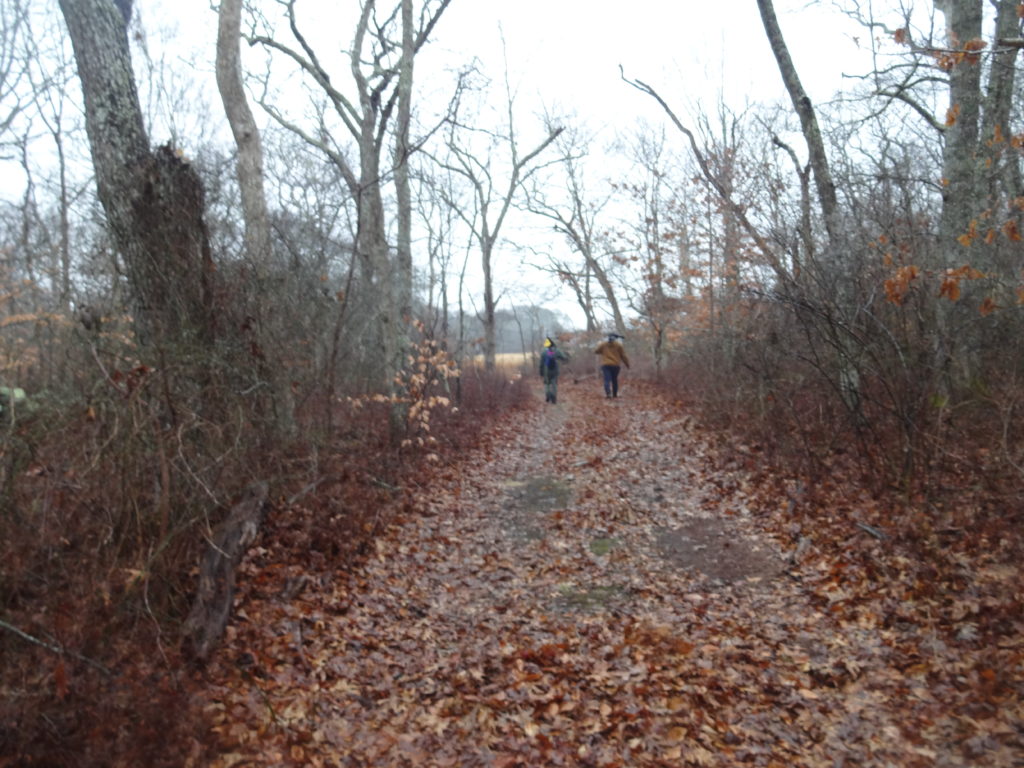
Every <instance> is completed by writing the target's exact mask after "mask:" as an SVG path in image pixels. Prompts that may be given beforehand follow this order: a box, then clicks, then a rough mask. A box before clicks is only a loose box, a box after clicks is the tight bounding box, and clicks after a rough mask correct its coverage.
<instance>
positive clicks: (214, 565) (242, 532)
mask: <svg viewBox="0 0 1024 768" xmlns="http://www.w3.org/2000/svg"><path fill="white" fill-rule="evenodd" d="M267 493H268V489H267V484H266V483H256V484H254V485H252V486H250V487H249V488H247V489H246V491H245V493H244V494H243V496H242V498H241V499H240V500H239V501H238V503H236V504H235V505H234V506H233V507H232V508H231V512H230V513H229V514H228V516H227V519H225V520H224V522H223V523H221V524H220V525H219V526H218V527H217V529H216V530H215V531H214V533H213V536H212V537H211V538H210V540H209V542H208V543H207V547H206V552H204V553H203V557H202V560H201V562H200V565H199V587H198V589H197V590H196V596H195V600H194V601H193V603H192V609H191V610H190V611H189V614H188V618H187V619H185V624H184V627H183V634H184V637H185V642H186V644H187V647H188V649H189V650H190V651H191V653H192V655H193V656H194V657H195V658H196V659H198V660H199V661H206V659H207V658H208V657H209V655H210V652H211V651H212V650H213V649H214V648H215V647H216V645H217V643H218V642H219V641H220V637H221V635H222V634H223V633H224V628H225V627H227V624H228V619H229V618H230V616H231V604H232V601H233V599H234V595H235V570H236V569H237V568H238V564H239V563H240V562H241V560H242V556H243V555H244V554H245V552H246V550H247V549H248V548H249V545H250V544H252V543H253V541H255V540H256V535H257V534H258V533H259V529H260V526H261V525H262V524H263V519H264V517H266V514H267V506H268V504H267Z"/></svg>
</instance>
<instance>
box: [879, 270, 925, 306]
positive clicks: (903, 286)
mask: <svg viewBox="0 0 1024 768" xmlns="http://www.w3.org/2000/svg"><path fill="white" fill-rule="evenodd" d="M919 273H920V270H919V269H918V268H917V267H916V266H914V265H913V264H910V265H908V266H905V267H900V268H899V269H897V270H896V274H895V275H894V276H893V277H891V278H890V279H888V280H886V281H885V298H886V299H887V300H888V301H890V302H892V303H893V304H902V303H903V300H904V299H905V298H906V295H907V292H908V291H909V290H910V283H911V282H913V281H914V280H915V279H916V278H917V276H918V274H919Z"/></svg>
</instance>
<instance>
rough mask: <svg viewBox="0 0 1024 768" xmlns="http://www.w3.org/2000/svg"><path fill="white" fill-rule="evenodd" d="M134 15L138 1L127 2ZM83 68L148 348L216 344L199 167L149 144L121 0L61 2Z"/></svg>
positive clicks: (98, 156)
mask: <svg viewBox="0 0 1024 768" xmlns="http://www.w3.org/2000/svg"><path fill="white" fill-rule="evenodd" d="M120 5H121V6H124V7H126V8H127V9H128V11H129V12H130V7H131V3H130V2H121V4H120ZM60 7H61V11H62V12H63V14H64V19H65V22H66V23H67V27H68V32H69V34H70V36H71V43H72V46H73V48H74V52H75V61H76V62H77V65H78V76H79V79H80V80H81V83H82V94H83V97H84V103H85V119H86V131H87V133H88V135H89V144H90V148H91V151H92V158H93V164H94V166H95V170H96V185H97V189H98V193H99V198H100V202H101V203H102V205H103V210H104V212H105V213H106V217H107V222H108V225H109V227H110V231H111V234H112V235H113V239H114V243H115V244H116V246H117V249H118V251H119V252H120V254H121V256H122V257H123V259H124V264H125V269H126V271H127V274H128V280H129V285H130V291H131V298H132V303H133V310H134V314H135V326H136V333H137V335H138V337H139V339H140V341H141V342H142V343H143V345H144V346H152V345H167V344H170V345H178V344H181V343H189V344H194V343H197V342H198V343H200V344H202V345H205V344H209V343H210V342H212V340H213V336H214V322H213V312H212V290H211V280H212V259H211V255H210V246H209V236H208V232H207V229H206V225H205V223H204V220H203V211H204V207H205V201H204V191H203V186H202V183H201V182H200V180H199V177H198V175H197V174H196V172H195V170H194V169H193V168H192V167H191V166H190V165H189V164H188V162H187V161H185V160H184V159H183V158H182V157H181V156H179V154H178V153H177V152H176V151H175V150H174V149H173V148H172V147H170V146H166V147H160V148H159V149H157V150H156V151H153V150H151V149H150V146H149V139H148V137H147V136H146V130H145V127H144V125H143V120H142V110H141V108H140V106H139V99H138V93H137V91H136V86H135V78H134V74H133V72H132V66H131V57H130V54H129V50H128V36H127V23H126V22H127V17H128V13H122V11H121V9H119V7H118V6H117V5H115V3H114V2H113V0H60Z"/></svg>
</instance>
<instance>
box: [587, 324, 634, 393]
mask: <svg viewBox="0 0 1024 768" xmlns="http://www.w3.org/2000/svg"><path fill="white" fill-rule="evenodd" d="M621 338H622V336H620V335H619V334H617V333H609V334H608V340H607V341H602V342H601V343H600V344H598V345H597V349H595V350H594V354H595V355H600V356H601V374H602V375H603V376H604V396H605V397H618V396H619V368H620V367H621V366H623V365H625V366H626V367H627V368H629V358H628V357H626V350H625V348H624V347H623V346H622V342H621V341H619V339H621Z"/></svg>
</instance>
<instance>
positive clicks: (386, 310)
mask: <svg viewBox="0 0 1024 768" xmlns="http://www.w3.org/2000/svg"><path fill="white" fill-rule="evenodd" d="M450 2H451V0H425V2H424V4H423V6H422V7H421V9H420V14H419V18H418V21H417V22H416V24H415V29H413V13H412V7H411V6H410V5H408V3H406V4H404V5H403V4H401V3H400V4H399V5H398V6H395V7H394V8H393V9H392V10H391V11H390V12H388V13H387V14H386V15H384V16H383V17H381V16H379V15H378V7H377V3H376V2H375V0H364V2H362V3H361V4H360V12H359V18H358V20H357V22H356V27H355V32H354V35H353V38H352V44H351V47H350V48H349V49H348V50H347V51H346V52H345V56H346V57H347V59H348V64H349V75H350V77H351V86H352V87H353V88H354V96H351V97H350V96H349V95H347V94H346V93H345V92H344V91H343V90H342V88H341V87H340V86H339V85H338V84H337V82H338V81H336V80H334V79H332V76H331V73H330V72H329V71H328V70H327V67H326V65H325V64H324V63H323V62H322V61H321V58H320V56H319V55H318V54H317V52H316V51H315V50H314V49H313V48H312V46H311V45H310V43H309V41H308V40H307V38H306V36H305V35H304V34H303V32H302V31H301V30H300V28H299V21H298V16H297V12H296V0H278V3H277V4H278V5H280V6H281V7H282V8H283V9H284V11H285V16H286V19H287V23H288V28H289V30H290V33H291V36H292V38H293V40H294V46H292V45H288V44H285V43H284V42H282V41H281V40H280V39H278V38H276V37H274V36H273V35H272V34H270V32H269V31H268V32H265V33H262V34H258V33H256V32H253V33H252V34H250V35H248V39H249V41H250V42H251V43H259V44H261V45H263V46H264V47H266V48H267V49H268V50H270V51H272V52H275V53H278V54H281V55H283V56H284V57H285V58H286V59H288V60H290V61H291V62H292V63H293V64H294V65H295V66H296V67H297V68H298V71H299V72H300V73H301V74H302V75H303V76H304V77H306V78H308V79H309V80H311V81H312V83H313V85H314V87H315V89H316V91H317V92H318V93H319V94H321V95H322V97H323V98H324V99H326V104H323V103H321V102H318V103H316V104H315V105H314V106H315V110H316V124H315V125H313V126H311V127H306V126H303V125H302V124H300V122H298V121H297V120H295V119H293V118H290V117H289V116H288V115H286V114H285V113H284V112H283V111H282V110H281V108H280V107H279V106H277V105H275V104H274V103H272V101H271V100H270V98H269V84H268V83H265V85H266V87H265V91H264V95H263V96H262V97H261V98H260V104H261V105H262V106H263V107H264V108H265V109H266V110H267V111H268V113H269V114H270V115H271V116H272V117H273V118H274V119H275V120H276V121H277V122H278V123H280V124H281V125H282V126H284V127H285V128H287V129H289V130H291V131H294V132H295V133H296V134H297V135H299V136H301V137H302V138H303V139H304V140H305V141H306V142H308V143H309V144H310V145H312V146H314V147H316V148H317V149H318V150H320V151H321V152H323V153H324V154H325V156H327V157H328V158H329V159H330V160H331V162H332V163H334V164H335V166H336V167H337V168H338V170H339V171H340V172H341V175H342V177H343V178H344V180H345V183H346V185H347V186H348V189H349V192H350V194H351V195H352V198H353V200H354V202H355V206H356V229H355V250H356V258H357V260H358V263H359V269H360V274H359V277H360V286H361V289H362V291H363V295H362V296H361V297H360V298H361V300H362V301H361V307H362V308H363V310H364V311H365V312H367V313H368V314H369V315H370V316H371V317H372V318H373V320H374V326H375V331H374V336H375V338H374V339H372V340H371V344H369V345H367V346H368V348H377V349H380V350H382V351H383V354H382V355H379V354H375V355H373V356H372V358H370V359H369V360H368V361H367V362H368V363H370V364H371V365H378V368H379V370H376V371H374V374H375V376H376V379H377V382H378V384H380V385H383V386H384V387H385V388H390V387H391V386H392V382H393V379H394V373H395V372H396V371H397V370H398V368H399V367H400V365H401V363H402V355H403V349H402V339H403V338H404V332H403V329H402V323H403V322H404V321H403V317H402V314H403V312H404V310H405V309H406V308H407V306H408V304H409V303H411V302H410V301H409V300H408V299H406V298H405V297H406V296H407V295H411V289H410V286H411V274H409V273H408V271H409V270H410V269H411V258H410V257H409V255H408V251H409V248H408V247H406V245H403V246H402V248H401V249H400V250H401V251H402V252H401V253H400V255H399V258H398V259H397V260H396V261H397V263H393V261H392V259H391V253H390V246H389V242H388V237H387V216H386V211H385V201H384V184H385V182H386V181H387V179H388V177H389V176H390V174H391V173H392V170H393V169H392V167H391V166H390V165H385V164H383V163H384V161H385V156H384V150H385V147H386V142H387V140H388V137H389V128H390V124H391V121H392V118H393V116H394V112H395V109H396V106H397V107H398V110H399V112H400V115H399V118H398V122H399V126H398V133H399V134H400V135H402V134H404V136H405V138H399V139H398V140H397V141H398V144H397V145H396V147H397V149H396V154H395V158H396V163H397V165H400V166H402V167H403V168H402V170H401V171H400V172H399V175H400V176H401V174H403V173H405V170H404V165H405V163H406V162H407V160H408V154H409V151H410V145H409V142H408V114H407V110H408V109H409V101H408V100H409V99H410V98H411V88H412V72H413V70H412V61H413V57H414V56H415V55H416V53H418V52H419V51H420V50H421V49H422V47H423V46H424V45H425V44H426V42H427V40H428V38H429V36H430V33H431V32H432V30H433V29H434V26H435V25H436V24H437V22H438V21H439V20H440V18H441V15H442V14H443V13H444V10H445V9H446V8H447V7H448V5H449V3H450ZM396 27H397V28H398V31H397V40H396V39H395V29H396ZM333 121H337V123H339V124H340V125H341V126H342V127H343V128H344V131H345V132H346V133H347V134H348V137H349V138H350V139H351V140H352V141H353V142H354V143H355V149H356V153H357V160H356V161H355V162H353V161H352V159H351V158H350V156H349V153H348V151H347V149H346V147H345V146H343V145H341V144H339V143H338V142H337V141H336V140H335V139H334V130H333ZM398 184H399V188H400V190H404V189H405V186H404V184H405V182H403V181H401V178H400V179H399V181H398ZM399 197H400V198H401V205H402V206H403V208H405V207H408V205H409V200H408V199H407V197H408V196H407V195H406V193H405V192H404V191H400V192H399ZM406 215H408V214H406V213H402V214H400V217H404V216H406ZM402 220H403V221H404V219H402ZM400 228H401V229H402V230H403V231H406V230H407V229H408V227H407V225H405V224H402V225H401V226H400ZM396 287H397V290H396ZM403 304H404V305H406V307H404V308H403V306H402V305H403ZM381 359H382V360H383V365H380V364H379V363H378V361H379V360H381Z"/></svg>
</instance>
